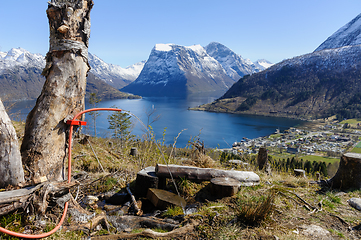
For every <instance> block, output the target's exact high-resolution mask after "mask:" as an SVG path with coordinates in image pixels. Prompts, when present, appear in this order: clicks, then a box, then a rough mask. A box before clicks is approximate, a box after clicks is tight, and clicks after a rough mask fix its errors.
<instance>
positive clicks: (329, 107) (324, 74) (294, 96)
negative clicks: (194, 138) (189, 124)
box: [196, 14, 361, 120]
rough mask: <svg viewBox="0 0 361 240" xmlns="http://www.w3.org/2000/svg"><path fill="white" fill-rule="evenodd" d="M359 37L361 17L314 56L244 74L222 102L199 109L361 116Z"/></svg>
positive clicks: (307, 116)
mask: <svg viewBox="0 0 361 240" xmlns="http://www.w3.org/2000/svg"><path fill="white" fill-rule="evenodd" d="M358 32H361V14H360V15H358V16H357V17H356V18H354V19H353V20H352V21H350V22H349V23H348V24H346V25H345V26H343V27H342V28H341V29H339V30H338V31H336V33H335V34H333V35H332V36H331V37H329V38H328V39H327V40H326V41H324V42H323V43H322V44H321V45H320V47H318V48H317V49H316V50H315V51H314V52H312V53H308V54H304V55H301V56H297V57H293V58H291V59H286V60H284V61H282V62H280V63H277V64H275V65H273V66H271V67H269V68H267V69H266V70H264V71H262V72H259V73H255V74H253V75H251V76H249V75H246V76H244V77H242V78H241V79H240V80H239V81H238V82H236V83H235V84H234V85H233V86H232V87H231V88H230V89H229V90H228V91H227V92H226V93H225V94H224V95H223V96H222V97H221V98H219V99H217V100H216V101H214V102H213V103H210V104H206V105H203V106H200V107H198V108H196V109H197V110H206V111H214V112H229V113H239V114H256V115H266V116H280V117H291V118H302V119H314V118H321V117H329V116H331V115H336V116H337V117H338V119H339V120H341V119H343V118H354V117H357V118H358V117H361V105H360V104H359V103H360V102H361V94H360V92H361V84H360V83H361V61H360V56H361V45H360V44H359V34H358ZM360 39H361V38H360Z"/></svg>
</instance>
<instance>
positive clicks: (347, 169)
mask: <svg viewBox="0 0 361 240" xmlns="http://www.w3.org/2000/svg"><path fill="white" fill-rule="evenodd" d="M327 182H328V184H329V185H330V186H331V187H332V188H337V189H341V190H347V189H361V154H359V153H345V154H343V155H342V156H341V160H340V166H339V168H338V170H337V172H336V174H335V176H334V177H333V178H331V179H329V180H328V181H327Z"/></svg>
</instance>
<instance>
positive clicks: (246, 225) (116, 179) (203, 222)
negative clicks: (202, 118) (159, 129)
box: [0, 137, 361, 239]
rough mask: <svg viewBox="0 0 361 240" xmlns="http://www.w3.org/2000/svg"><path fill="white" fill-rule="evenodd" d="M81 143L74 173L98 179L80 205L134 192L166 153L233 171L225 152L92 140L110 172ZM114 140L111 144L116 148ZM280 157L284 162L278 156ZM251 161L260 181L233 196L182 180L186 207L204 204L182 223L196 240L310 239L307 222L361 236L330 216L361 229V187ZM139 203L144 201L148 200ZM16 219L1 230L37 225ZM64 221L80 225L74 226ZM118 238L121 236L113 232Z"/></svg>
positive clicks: (73, 235)
mask: <svg viewBox="0 0 361 240" xmlns="http://www.w3.org/2000/svg"><path fill="white" fill-rule="evenodd" d="M78 140H79V139H78ZM78 140H77V141H74V146H73V157H74V161H73V169H74V175H75V173H79V174H81V173H82V172H83V171H85V170H86V171H87V175H88V177H89V182H91V184H84V185H81V190H80V192H81V193H82V194H80V196H79V198H80V199H79V200H78V201H81V197H83V196H84V195H87V194H89V195H97V194H99V193H104V192H107V191H115V192H118V191H121V190H124V187H125V186H126V184H127V183H131V184H130V187H131V188H132V186H133V184H134V180H135V178H136V173H137V171H139V170H140V169H141V168H143V167H147V166H155V164H156V163H158V162H161V163H164V160H163V156H164V158H165V159H166V160H167V161H168V162H169V163H175V164H184V165H193V166H200V167H214V168H220V169H229V166H226V164H222V163H220V161H219V159H220V155H219V152H218V151H212V150H207V151H206V155H202V154H199V153H197V152H196V149H192V148H184V149H183V148H182V149H176V151H173V150H172V147H169V146H164V145H163V144H162V143H161V142H160V143H159V146H160V149H161V151H162V153H161V152H160V151H159V149H158V148H157V147H156V146H155V144H154V143H152V142H149V141H138V142H136V141H135V142H132V141H128V142H126V143H123V147H120V146H121V144H120V142H118V141H117V140H116V139H106V138H92V137H91V138H90V141H91V144H92V147H93V148H94V150H95V152H96V154H97V157H98V159H99V161H100V162H101V164H102V166H103V167H104V170H105V173H104V172H103V171H102V170H101V168H100V167H99V163H98V161H97V160H96V158H95V156H94V153H93V152H92V150H91V148H90V147H89V144H85V145H82V144H80V143H79V141H78ZM110 141H111V142H112V144H109V142H110ZM131 147H137V149H138V153H139V155H138V156H136V157H134V156H130V155H129V152H130V149H131ZM170 153H172V155H171V154H170ZM283 156H285V158H286V159H287V158H288V157H289V158H292V156H294V155H291V154H289V155H288V154H284V155H283ZM273 157H274V158H281V157H279V156H278V155H274V156H273ZM298 158H302V159H303V160H304V161H306V160H309V161H312V162H313V161H322V162H323V161H325V162H326V163H329V162H336V161H339V159H334V158H327V157H320V156H313V155H307V156H306V155H305V156H298ZM184 159H187V160H184ZM247 162H249V163H250V169H249V170H250V171H254V172H256V173H257V174H258V175H259V176H260V179H261V184H259V185H257V186H253V187H241V188H240V190H239V192H238V193H237V194H236V195H235V196H233V197H226V198H222V199H214V198H213V197H212V195H211V194H210V191H208V190H209V188H210V184H209V182H202V183H196V182H192V181H189V180H187V179H180V180H177V181H176V182H177V184H178V189H179V190H180V193H181V196H182V197H183V198H184V199H185V200H186V201H187V204H188V205H191V204H192V205H196V206H198V211H197V212H196V213H192V214H189V215H186V216H184V222H183V223H182V224H186V223H188V222H192V221H195V222H196V223H197V225H196V228H195V230H194V232H192V234H194V236H195V237H194V239H275V236H277V238H280V239H309V238H308V237H306V236H304V235H302V233H301V231H300V233H299V234H295V233H294V232H293V231H294V230H295V229H298V228H299V226H301V225H304V224H306V225H311V224H316V225H318V226H321V227H322V228H324V229H328V230H329V231H330V232H331V234H332V237H335V238H347V239H357V238H361V233H358V232H357V231H351V232H350V231H348V226H347V227H346V226H345V225H343V224H342V223H341V222H340V220H339V219H338V218H336V217H332V216H331V215H330V214H333V215H337V216H339V217H340V218H342V219H344V220H345V221H346V222H347V223H348V224H349V225H350V226H356V225H358V224H360V220H359V219H360V218H359V213H358V212H357V211H356V210H354V209H352V208H351V207H349V206H348V204H347V203H346V201H347V200H348V199H349V198H351V197H360V196H361V190H355V191H350V192H347V193H345V194H343V195H340V196H338V195H337V196H336V194H337V193H338V192H337V190H332V189H323V188H321V187H320V186H318V185H313V184H310V180H312V179H310V178H297V177H295V176H293V175H292V173H291V172H276V171H273V172H272V174H271V175H268V174H266V173H265V172H261V171H258V170H257V167H256V165H255V162H256V161H250V159H248V161H247ZM168 183H169V181H168ZM167 187H168V189H169V190H172V186H171V184H168V185H167ZM72 191H74V192H73V193H74V194H73V196H75V192H76V189H75V190H74V189H72ZM298 197H299V198H298ZM300 198H301V199H302V200H304V201H305V202H307V203H308V204H310V205H312V206H318V205H317V204H318V203H319V202H320V201H322V206H323V209H322V211H320V212H312V209H311V210H309V209H308V208H307V207H305V205H306V204H305V203H304V202H303V201H301V199H300ZM137 200H140V201H145V200H144V199H137ZM89 210H90V211H92V212H94V213H100V212H101V211H105V210H102V209H101V207H99V208H98V209H97V210H94V209H89ZM47 215H48V214H47ZM56 215H57V214H56ZM179 215H183V211H182V209H181V208H180V207H171V208H168V209H167V211H166V212H164V213H163V214H162V215H161V217H162V218H174V217H175V216H179ZM11 216H12V215H8V216H6V217H5V218H4V219H3V220H2V221H3V222H1V221H0V222H1V224H2V225H1V226H4V227H7V228H12V229H14V230H18V231H22V227H23V226H25V225H26V224H30V225H31V224H32V223H25V221H24V219H27V218H25V217H26V214H25V215H24V216H21V219H20V218H19V216H16V215H14V216H13V217H11ZM49 216H50V215H49ZM65 224H75V223H72V222H71V221H69V222H66V223H65ZM49 226H51V225H49ZM143 230H144V229H143V228H139V229H133V231H132V232H133V233H139V232H141V231H143ZM159 231H161V230H159ZM112 233H115V231H113V232H110V233H109V234H112ZM89 234H91V235H92V236H93V235H103V234H108V232H107V231H106V230H104V229H100V230H97V231H93V232H91V233H89ZM89 234H85V233H84V232H82V231H72V232H65V231H58V232H56V233H55V234H54V235H52V236H51V237H49V238H48V239H84V237H87V235H88V236H89ZM357 234H358V235H357ZM0 237H4V238H5V237H6V236H3V235H1V236H0ZM186 237H187V236H185V237H184V238H186ZM8 239H12V238H8ZM191 239H193V238H191Z"/></svg>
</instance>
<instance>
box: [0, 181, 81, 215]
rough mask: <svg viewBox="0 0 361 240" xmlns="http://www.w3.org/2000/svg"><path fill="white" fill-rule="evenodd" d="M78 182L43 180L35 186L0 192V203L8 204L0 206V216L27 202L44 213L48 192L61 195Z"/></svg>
mask: <svg viewBox="0 0 361 240" xmlns="http://www.w3.org/2000/svg"><path fill="white" fill-rule="evenodd" d="M78 184H79V183H78V182H72V183H67V182H45V183H42V184H39V185H37V186H31V187H27V188H23V189H17V190H12V191H6V192H0V204H9V203H10V205H7V206H5V207H2V208H0V216H2V215H5V214H8V213H10V212H12V211H14V210H16V209H19V208H23V209H25V208H26V207H27V206H28V204H29V202H30V201H31V202H33V204H34V206H36V210H37V211H38V212H40V213H45V210H46V208H47V206H48V202H47V198H48V195H49V194H52V195H58V196H59V195H63V194H64V193H65V192H67V191H69V189H70V188H71V187H73V186H76V185H78Z"/></svg>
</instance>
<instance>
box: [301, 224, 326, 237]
mask: <svg viewBox="0 0 361 240" xmlns="http://www.w3.org/2000/svg"><path fill="white" fill-rule="evenodd" d="M300 228H302V230H301V233H302V234H303V235H305V236H308V237H310V238H311V239H329V238H328V237H329V236H328V235H329V234H330V232H329V231H328V230H326V229H324V228H322V227H320V226H317V225H302V226H301V227H300Z"/></svg>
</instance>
